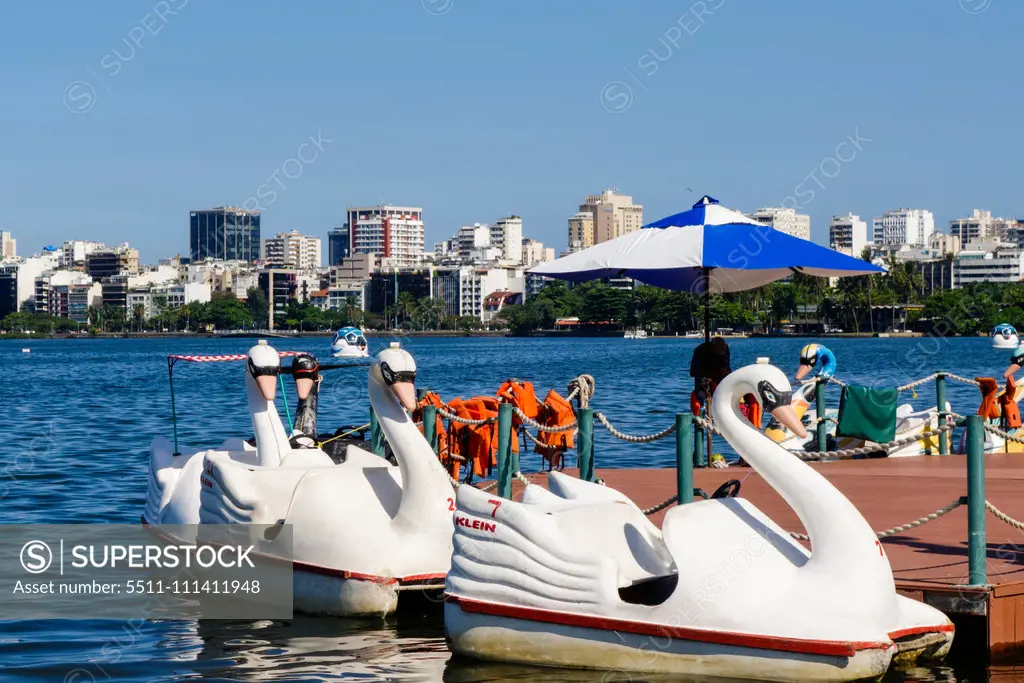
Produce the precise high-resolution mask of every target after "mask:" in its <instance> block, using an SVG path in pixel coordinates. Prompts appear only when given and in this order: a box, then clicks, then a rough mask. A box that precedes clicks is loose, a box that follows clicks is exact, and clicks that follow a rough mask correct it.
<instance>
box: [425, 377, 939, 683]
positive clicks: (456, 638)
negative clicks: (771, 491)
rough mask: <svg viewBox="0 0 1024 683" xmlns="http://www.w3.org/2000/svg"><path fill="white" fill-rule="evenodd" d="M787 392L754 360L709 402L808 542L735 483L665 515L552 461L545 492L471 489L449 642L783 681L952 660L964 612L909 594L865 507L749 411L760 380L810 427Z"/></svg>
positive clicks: (511, 655)
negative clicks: (900, 588) (500, 495)
mask: <svg viewBox="0 0 1024 683" xmlns="http://www.w3.org/2000/svg"><path fill="white" fill-rule="evenodd" d="M790 391H791V387H790V384H789V381H788V380H787V379H786V376H785V375H784V374H783V373H782V371H781V370H779V369H777V368H775V367H772V366H768V365H750V366H747V367H744V368H740V369H738V370H736V371H735V372H732V373H731V374H729V375H728V376H727V377H726V378H725V379H724V380H723V381H722V383H721V384H720V385H719V386H718V388H717V389H716V391H715V394H714V398H713V399H712V400H713V404H712V412H713V414H714V415H715V416H716V420H717V422H718V427H719V429H721V431H722V433H723V435H724V436H725V437H726V439H727V440H728V441H729V443H730V444H731V445H732V446H733V448H735V449H736V451H737V452H738V453H739V454H740V456H741V457H742V458H743V459H744V460H746V461H747V462H748V463H750V465H751V466H752V467H753V468H754V469H756V470H757V471H758V473H759V474H760V475H761V476H762V477H763V478H764V479H765V481H767V482H769V483H770V484H771V485H772V486H773V487H774V488H775V489H776V490H777V491H778V493H779V494H780V495H781V496H782V497H783V498H784V499H785V500H786V501H788V502H789V504H790V505H791V506H792V507H793V509H794V510H795V512H796V513H797V515H798V516H799V518H800V520H801V521H802V522H803V524H804V527H805V528H806V529H807V533H808V536H809V537H810V539H811V542H810V544H811V547H812V548H813V552H811V551H808V550H807V549H806V548H805V547H804V546H802V545H800V544H799V543H798V542H796V541H795V540H793V538H792V537H791V536H790V535H789V534H788V533H787V532H786V531H785V530H784V529H782V528H781V527H780V526H778V525H777V524H776V523H775V522H773V521H772V520H771V519H770V518H768V517H767V516H766V515H765V514H764V513H762V512H761V511H760V510H758V509H757V508H756V507H755V506H754V505H752V504H751V503H749V502H748V501H746V500H743V499H741V498H736V497H728V496H729V495H730V494H731V495H735V493H736V492H737V491H736V489H734V490H732V491H729V492H725V491H719V492H716V495H722V496H723V497H718V498H715V497H712V498H711V499H710V500H698V501H695V502H692V503H687V504H685V505H679V506H676V507H674V508H671V509H670V510H669V511H668V512H667V513H666V515H665V518H664V522H663V524H662V527H661V529H658V528H657V527H656V526H654V525H653V524H652V523H651V522H650V520H648V519H647V517H645V516H644V514H643V512H642V511H641V510H640V508H639V507H637V506H636V504H635V503H633V501H631V500H630V499H629V498H627V497H626V496H625V495H623V494H622V493H620V492H619V491H616V490H614V489H612V488H608V487H605V486H601V485H598V484H594V483H591V482H587V481H583V480H578V479H572V478H570V477H567V476H565V475H562V474H559V473H558V472H551V473H549V475H548V483H549V486H550V488H551V491H550V492H549V491H547V490H544V489H543V488H541V487H540V486H536V485H530V486H527V487H526V490H525V492H524V494H523V498H522V502H515V501H510V500H499V499H496V498H492V497H491V496H489V495H488V494H487V493H484V492H482V491H479V490H476V489H473V488H471V487H468V486H463V487H460V488H459V490H458V493H457V496H456V501H457V508H456V513H455V538H454V553H453V555H452V568H451V571H450V572H449V574H448V578H447V581H446V584H445V632H446V635H447V638H448V641H449V646H450V648H451V649H452V650H453V651H454V652H455V653H456V654H459V655H463V656H468V657H475V658H478V659H487V660H499V661H507V662H515V663H521V664H538V665H546V666H560V667H567V668H589V669H602V670H616V671H619V672H637V673H645V674H657V673H665V674H681V675H685V676H693V675H700V676H702V677H703V676H708V677H722V678H746V679H757V680H776V681H781V680H803V681H826V680H828V681H854V680H859V679H866V678H878V677H880V676H882V675H883V674H884V673H885V672H886V671H887V670H888V669H889V668H890V665H891V663H892V662H893V660H894V658H895V657H897V656H898V658H899V661H900V662H901V664H903V663H910V662H914V661H923V660H931V659H941V658H943V657H945V655H946V653H947V652H948V650H949V648H950V646H951V644H952V639H953V624H952V623H951V622H950V621H949V619H947V618H946V616H945V615H943V614H942V613H941V612H940V611H938V610H937V609H935V608H933V607H930V606H928V605H925V604H924V603H921V602H917V601H915V600H912V599H910V598H906V597H903V596H901V595H899V594H897V592H896V588H895V583H894V580H893V574H892V568H891V566H890V565H889V561H888V558H886V555H885V551H884V549H883V547H882V545H881V543H880V541H879V540H878V538H877V536H876V535H875V532H874V531H873V530H872V529H871V527H870V526H869V525H868V523H867V522H866V521H865V519H864V517H863V516H862V515H861V514H860V512H859V511H858V510H857V509H856V508H855V507H854V506H853V505H852V504H851V503H850V501H849V500H848V499H847V498H846V497H845V496H844V495H843V494H842V493H841V492H840V491H839V490H837V489H836V488H835V487H834V486H833V485H832V484H831V483H829V481H828V480H826V479H825V478H824V477H823V476H821V474H819V473H818V472H817V471H815V470H814V469H812V468H811V467H810V466H809V465H808V464H807V463H804V462H802V461H800V460H799V459H797V458H794V457H792V456H791V455H790V454H789V453H788V452H786V451H785V450H783V449H782V448H780V447H779V446H778V445H777V444H775V443H774V442H772V441H771V440H770V439H768V438H767V437H766V436H765V435H764V434H762V433H761V432H760V431H758V430H757V429H755V428H754V427H753V426H752V425H751V424H750V423H749V422H747V420H746V418H744V417H743V415H742V413H741V412H740V409H739V401H740V398H741V397H742V396H744V395H745V394H748V393H751V394H754V395H755V396H757V400H758V402H759V403H760V404H761V405H762V406H763V408H764V410H765V411H766V412H770V413H772V414H773V415H774V416H775V417H777V418H778V419H779V420H780V421H781V422H783V423H784V424H786V425H787V426H789V427H790V428H792V429H793V430H794V431H796V432H797V433H799V432H802V431H803V429H802V427H801V426H800V424H799V421H798V419H797V418H796V416H795V415H794V414H793V411H792V408H791V407H790V405H789V403H790V396H789V394H790ZM730 483H731V482H730ZM723 488H724V487H723ZM737 488H738V487H737Z"/></svg>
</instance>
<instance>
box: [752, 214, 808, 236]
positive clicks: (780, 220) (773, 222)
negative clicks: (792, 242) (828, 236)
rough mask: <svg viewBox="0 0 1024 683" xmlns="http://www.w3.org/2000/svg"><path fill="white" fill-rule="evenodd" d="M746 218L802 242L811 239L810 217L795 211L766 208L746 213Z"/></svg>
mask: <svg viewBox="0 0 1024 683" xmlns="http://www.w3.org/2000/svg"><path fill="white" fill-rule="evenodd" d="M747 217H748V218H752V219H754V220H755V221H757V222H758V223H760V224H762V225H767V226H770V227H772V228H773V229H775V230H778V231H779V232H784V233H786V234H787V235H792V236H793V237H799V238H800V239H802V240H810V239H811V217H810V216H808V215H806V214H802V213H797V212H796V209H790V208H787V207H782V206H766V207H764V208H761V209H758V210H757V211H754V212H753V213H748V214H747Z"/></svg>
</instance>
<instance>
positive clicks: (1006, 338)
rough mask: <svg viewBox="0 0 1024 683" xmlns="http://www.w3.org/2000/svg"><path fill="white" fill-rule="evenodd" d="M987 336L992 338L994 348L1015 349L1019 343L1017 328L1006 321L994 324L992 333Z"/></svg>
mask: <svg viewBox="0 0 1024 683" xmlns="http://www.w3.org/2000/svg"><path fill="white" fill-rule="evenodd" d="M989 336H990V337H991V338H992V348H994V349H1015V348H1017V347H1018V346H1019V345H1020V339H1019V338H1018V336H1017V330H1016V329H1015V328H1014V327H1013V325H1007V324H1006V323H1001V324H999V325H996V326H995V327H993V328H992V333H991V334H990V335H989Z"/></svg>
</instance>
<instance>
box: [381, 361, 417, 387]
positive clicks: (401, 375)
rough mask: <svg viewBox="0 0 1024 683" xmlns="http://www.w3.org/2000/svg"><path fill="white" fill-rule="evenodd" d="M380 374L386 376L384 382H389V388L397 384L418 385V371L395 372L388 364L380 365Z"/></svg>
mask: <svg viewBox="0 0 1024 683" xmlns="http://www.w3.org/2000/svg"><path fill="white" fill-rule="evenodd" d="M380 374H382V375H384V381H385V382H387V384H388V386H391V385H392V384H394V383H395V382H412V383H413V384H415V383H416V371H415V370H413V371H405V372H395V371H394V370H392V369H391V367H390V366H389V365H388V364H387V363H381V364H380Z"/></svg>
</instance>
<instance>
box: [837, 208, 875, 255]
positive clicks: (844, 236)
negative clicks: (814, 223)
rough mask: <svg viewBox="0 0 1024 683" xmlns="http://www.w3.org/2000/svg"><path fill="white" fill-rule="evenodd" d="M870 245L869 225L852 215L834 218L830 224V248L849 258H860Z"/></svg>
mask: <svg viewBox="0 0 1024 683" xmlns="http://www.w3.org/2000/svg"><path fill="white" fill-rule="evenodd" d="M867 244H868V224H867V222H865V221H862V220H861V219H860V216H856V215H854V214H852V213H848V214H846V215H845V216H833V217H832V220H831V221H829V223H828V246H829V248H830V249H834V250H836V251H841V252H843V253H844V254H846V255H848V256H856V257H857V258H860V254H861V252H862V251H863V250H864V247H865V246H867Z"/></svg>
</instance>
